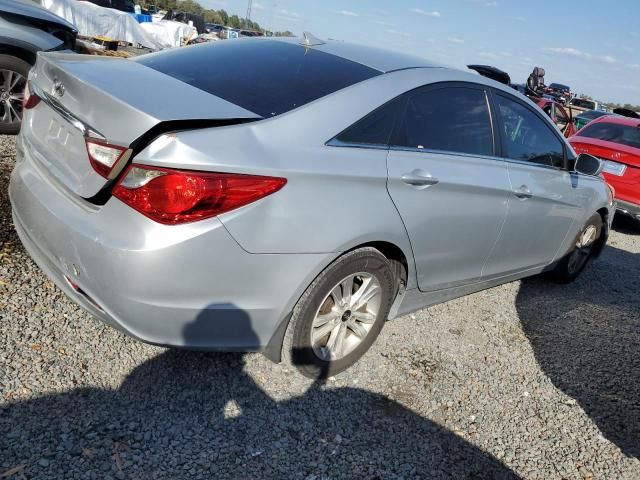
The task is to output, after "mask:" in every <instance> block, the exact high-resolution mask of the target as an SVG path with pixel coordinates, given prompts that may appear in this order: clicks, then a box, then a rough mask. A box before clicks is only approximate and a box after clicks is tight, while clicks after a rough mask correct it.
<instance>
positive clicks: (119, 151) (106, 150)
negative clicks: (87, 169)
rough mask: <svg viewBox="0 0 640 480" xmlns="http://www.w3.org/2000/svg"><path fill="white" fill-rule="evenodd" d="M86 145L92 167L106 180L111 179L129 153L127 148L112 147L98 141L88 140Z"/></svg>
mask: <svg viewBox="0 0 640 480" xmlns="http://www.w3.org/2000/svg"><path fill="white" fill-rule="evenodd" d="M86 143H87V153H88V154H89V161H90V162H91V166H92V167H93V169H94V170H95V171H96V172H98V173H99V174H100V175H102V176H103V177H104V178H109V174H110V173H111V172H112V171H113V168H114V167H115V166H116V164H117V163H118V161H119V160H120V159H122V158H123V157H124V154H125V153H126V152H127V148H126V147H120V146H118V145H111V144H108V143H103V142H99V141H97V140H92V139H87V140H86Z"/></svg>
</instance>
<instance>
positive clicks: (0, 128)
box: [0, 55, 31, 135]
mask: <svg viewBox="0 0 640 480" xmlns="http://www.w3.org/2000/svg"><path fill="white" fill-rule="evenodd" d="M30 69H31V65H29V64H28V63H27V62H25V61H24V60H22V59H20V58H17V57H13V56H11V55H0V135H15V134H17V133H18V132H19V131H20V123H21V122H22V98H23V96H24V89H25V86H26V84H27V76H28V75H29V70H30Z"/></svg>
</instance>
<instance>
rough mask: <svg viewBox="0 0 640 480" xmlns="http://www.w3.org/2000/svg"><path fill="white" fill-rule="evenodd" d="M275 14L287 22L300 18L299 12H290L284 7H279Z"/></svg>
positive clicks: (296, 20) (297, 20)
mask: <svg viewBox="0 0 640 480" xmlns="http://www.w3.org/2000/svg"><path fill="white" fill-rule="evenodd" d="M276 16H277V17H278V18H280V19H282V20H287V21H288V22H299V21H300V18H301V17H300V14H299V13H296V12H292V11H290V10H287V9H286V8H282V9H280V10H279V11H278V15H276Z"/></svg>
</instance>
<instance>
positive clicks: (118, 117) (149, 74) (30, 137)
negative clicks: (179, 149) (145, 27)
mask: <svg viewBox="0 0 640 480" xmlns="http://www.w3.org/2000/svg"><path fill="white" fill-rule="evenodd" d="M30 78H31V84H32V88H33V91H34V92H35V93H36V94H37V95H38V96H39V97H41V98H42V100H43V101H41V102H40V103H38V105H37V106H36V107H35V108H32V109H29V110H25V112H24V118H23V128H22V132H21V136H22V137H23V139H24V141H25V142H26V144H27V146H28V147H29V148H30V151H31V152H32V154H33V157H34V158H35V159H36V160H38V161H39V162H40V163H41V164H42V165H43V166H44V167H45V168H46V169H47V170H48V171H49V172H50V173H51V174H52V175H54V176H55V177H56V178H57V180H58V181H59V182H61V183H62V184H63V185H64V186H65V187H66V188H68V189H69V190H70V191H72V192H73V193H74V194H76V195H78V196H81V197H84V198H91V197H93V196H95V195H96V194H97V193H98V192H99V191H100V190H101V189H102V188H103V187H104V186H105V185H106V184H107V183H109V181H110V180H111V179H112V178H113V177H112V176H110V177H109V178H104V177H103V176H101V175H100V174H99V173H98V172H96V171H95V170H94V169H93V167H92V166H91V163H90V161H89V156H88V153H87V148H86V140H87V138H93V139H97V140H98V141H101V142H104V143H107V144H112V145H118V146H121V147H126V148H135V147H136V142H137V141H138V139H140V138H143V137H144V135H145V133H147V132H150V131H152V132H157V133H158V134H159V133H161V131H160V130H159V129H158V126H160V125H161V124H167V125H170V126H171V127H172V128H174V129H176V130H179V129H181V128H180V125H181V123H180V122H185V125H190V128H193V125H196V124H197V122H198V121H203V122H209V123H208V125H210V124H211V121H220V122H221V124H227V125H228V124H231V123H242V122H246V121H252V120H258V119H260V118H261V117H260V116H259V115H256V114H254V113H252V112H250V111H248V110H246V109H244V108H242V107H239V106H237V105H234V104H233V103H230V102H228V101H226V100H223V99H221V98H219V97H216V96H214V95H211V94H209V93H206V92H204V91H202V90H199V89H197V88H195V87H192V86H190V85H188V84H187V83H185V82H182V81H180V80H178V79H176V78H173V77H170V76H168V75H164V74H162V73H160V72H158V71H156V70H153V69H150V68H148V67H146V66H144V65H142V64H139V63H137V62H132V61H130V60H127V59H122V58H109V57H95V56H85V55H75V54H63V53H46V54H43V53H40V54H38V60H37V62H36V65H35V67H34V69H33V72H32V74H31V77H30ZM122 167H124V165H119V168H122Z"/></svg>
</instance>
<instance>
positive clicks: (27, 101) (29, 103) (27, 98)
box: [22, 80, 40, 110]
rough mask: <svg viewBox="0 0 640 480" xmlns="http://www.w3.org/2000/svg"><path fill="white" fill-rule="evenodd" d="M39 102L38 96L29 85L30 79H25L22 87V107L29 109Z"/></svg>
mask: <svg viewBox="0 0 640 480" xmlns="http://www.w3.org/2000/svg"><path fill="white" fill-rule="evenodd" d="M39 103H40V97H39V96H38V95H36V94H35V93H33V89H32V87H31V80H28V81H27V85H26V86H25V87H24V96H23V97H22V109H23V110H29V109H30V108H33V107H35V106H36V105H38V104H39Z"/></svg>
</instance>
